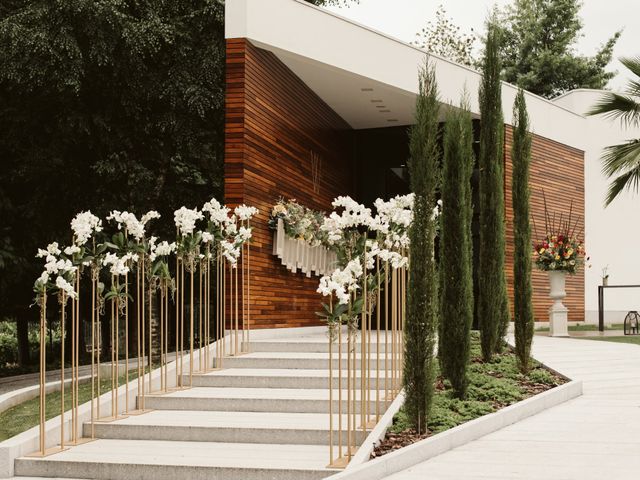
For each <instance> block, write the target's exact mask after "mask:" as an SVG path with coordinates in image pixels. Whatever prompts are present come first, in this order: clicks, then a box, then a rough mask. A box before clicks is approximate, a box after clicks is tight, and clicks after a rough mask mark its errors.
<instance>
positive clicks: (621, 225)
mask: <svg viewBox="0 0 640 480" xmlns="http://www.w3.org/2000/svg"><path fill="white" fill-rule="evenodd" d="M601 96H602V92H601V91H599V90H587V89H580V90H575V91H573V92H569V93H568V94H566V95H564V96H562V97H559V98H558V99H556V100H555V103H557V104H559V105H562V106H564V107H566V108H569V109H571V110H573V111H575V112H577V113H580V114H585V113H586V112H587V111H588V110H589V109H590V108H591V107H592V106H593V105H594V104H595V103H596V102H597V101H598V99H599V98H600V97H601ZM560 127H561V126H559V128H560ZM581 133H582V136H583V139H584V144H585V147H584V150H585V164H584V173H585V212H586V218H585V224H586V227H585V228H586V232H585V246H586V249H587V254H588V255H589V256H590V257H591V268H590V269H587V270H586V275H585V302H586V305H585V310H586V316H587V321H588V322H597V319H598V295H597V287H598V285H599V284H600V283H601V270H602V268H603V267H605V266H607V265H608V266H609V284H610V285H622V284H635V285H640V248H639V247H640V196H638V195H635V194H633V193H631V192H623V193H622V194H620V196H619V197H618V198H617V199H616V200H614V201H613V203H612V204H611V205H609V206H608V207H606V208H605V207H604V199H605V196H606V193H607V189H608V185H609V180H608V179H607V178H606V177H605V176H604V175H603V174H602V171H601V169H602V161H601V160H600V158H601V155H602V151H603V148H604V147H606V146H609V145H615V144H619V143H622V142H624V141H625V140H628V139H631V138H640V128H638V127H636V128H629V129H626V128H623V127H622V126H621V124H620V122H619V121H614V120H608V119H606V118H603V117H586V125H585V127H584V131H583V132H581ZM605 310H606V315H605V321H606V322H619V321H621V320H622V319H623V318H624V315H625V314H626V312H627V311H628V310H640V289H631V290H627V289H624V290H622V289H620V290H618V289H607V290H606V291H605Z"/></svg>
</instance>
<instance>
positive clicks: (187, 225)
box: [173, 207, 204, 237]
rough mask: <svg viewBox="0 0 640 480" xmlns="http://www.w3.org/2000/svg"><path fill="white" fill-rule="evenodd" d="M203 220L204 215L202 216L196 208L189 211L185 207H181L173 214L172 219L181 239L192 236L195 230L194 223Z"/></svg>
mask: <svg viewBox="0 0 640 480" xmlns="http://www.w3.org/2000/svg"><path fill="white" fill-rule="evenodd" d="M203 218H204V215H203V214H202V212H200V211H198V209H197V208H193V209H191V208H187V207H181V208H179V209H178V210H176V211H175V212H173V219H174V221H175V224H176V227H177V229H178V233H179V234H180V235H182V236H183V237H186V236H187V235H192V234H193V232H194V230H195V228H196V222H197V221H198V220H202V219H203Z"/></svg>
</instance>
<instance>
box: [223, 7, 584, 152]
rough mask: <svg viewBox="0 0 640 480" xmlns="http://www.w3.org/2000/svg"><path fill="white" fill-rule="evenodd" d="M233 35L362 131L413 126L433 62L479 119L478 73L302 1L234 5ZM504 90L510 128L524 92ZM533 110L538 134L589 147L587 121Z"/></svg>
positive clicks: (549, 108) (546, 104)
mask: <svg viewBox="0 0 640 480" xmlns="http://www.w3.org/2000/svg"><path fill="white" fill-rule="evenodd" d="M225 30H226V31H225V35H226V38H247V39H249V40H250V41H252V43H254V44H255V45H256V46H258V47H260V48H263V49H265V50H269V51H271V52H273V53H274V54H275V55H276V56H277V57H278V58H279V59H280V60H281V61H282V62H283V63H284V64H285V65H287V67H288V68H290V69H291V70H292V71H293V72H294V73H295V74H296V75H297V76H298V77H299V78H300V79H301V80H302V81H303V82H305V84H306V85H307V86H309V88H311V89H312V90H313V91H314V92H315V93H316V94H317V95H318V96H319V97H320V98H322V100H324V101H325V102H326V103H327V104H328V105H329V106H330V107H331V108H332V109H333V110H334V111H335V112H336V113H338V114H339V115H340V116H341V117H342V118H343V119H344V120H345V121H346V122H347V123H349V125H351V126H352V127H353V128H355V129H362V128H377V127H389V126H395V125H409V124H411V123H413V114H414V105H415V98H416V95H417V92H418V72H419V69H420V67H421V66H422V65H423V64H424V62H425V60H427V58H428V59H429V61H430V62H432V64H433V65H434V66H435V70H436V78H437V81H438V89H439V93H440V98H441V102H442V103H443V104H448V103H450V104H453V105H458V104H459V103H460V100H461V98H462V95H463V92H465V91H466V92H468V99H469V106H470V109H471V111H472V113H473V114H474V115H475V116H478V115H479V106H478V100H477V91H478V87H479V84H480V75H479V74H478V73H477V72H476V71H474V70H472V69H470V68H467V67H465V66H462V65H458V64H456V63H453V62H451V61H448V60H445V59H442V58H439V57H435V56H432V55H428V54H426V52H424V51H423V50H420V49H418V48H415V47H413V46H411V45H409V44H406V43H403V42H401V41H399V40H396V39H394V38H391V37H389V36H387V35H384V34H382V33H380V32H377V31H375V30H372V29H369V28H366V27H364V26H362V25H359V24H357V23H354V22H352V21H350V20H347V19H345V18H343V17H340V16H338V15H336V14H334V13H332V12H329V11H327V10H324V9H321V8H318V7H314V6H313V5H311V4H309V3H307V2H304V1H302V0H269V1H265V0H227V1H226V20H225ZM502 91H503V92H502V100H503V111H504V116H505V121H506V123H510V120H511V117H512V113H511V112H512V108H513V102H514V99H515V96H516V93H517V89H516V88H515V87H514V86H512V85H509V84H506V83H504V84H503V89H502ZM527 105H528V109H529V115H530V118H531V124H532V127H533V130H534V131H535V133H537V134H539V135H542V136H544V137H546V138H550V139H553V140H556V141H558V142H560V143H563V144H566V145H571V146H574V147H576V148H581V145H582V143H583V140H582V136H583V127H584V120H585V119H584V118H583V117H582V116H581V115H579V114H576V113H574V112H572V111H570V110H568V109H566V108H563V107H561V106H559V105H555V104H554V103H552V102H550V101H548V100H545V99H543V98H541V97H538V96H536V95H533V94H527Z"/></svg>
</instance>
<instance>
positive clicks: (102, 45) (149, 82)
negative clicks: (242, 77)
mask: <svg viewBox="0 0 640 480" xmlns="http://www.w3.org/2000/svg"><path fill="white" fill-rule="evenodd" d="M0 65H1V67H0V157H1V158H2V159H3V167H4V168H3V169H2V171H1V172H0V213H1V215H2V218H3V225H2V229H3V230H2V233H3V237H2V243H0V245H1V246H2V251H3V252H8V258H9V260H8V261H4V262H3V265H2V266H1V267H0V268H1V272H0V278H2V282H3V285H2V290H1V292H0V316H1V317H5V316H7V317H14V318H17V319H18V327H19V330H20V329H21V330H23V331H25V332H26V322H27V321H29V320H33V321H35V320H37V312H36V311H35V309H31V310H29V309H28V308H27V307H28V305H29V304H30V303H31V285H32V283H33V279H34V278H35V277H36V276H37V274H38V273H39V270H40V268H41V266H40V262H39V261H36V259H35V258H34V255H35V252H36V249H37V247H41V246H43V245H46V244H47V243H48V242H49V241H52V240H60V241H62V242H64V241H65V240H66V241H68V242H70V241H71V239H70V238H66V237H68V236H69V233H68V232H69V229H68V226H69V221H70V219H71V218H72V216H73V215H74V214H75V213H77V212H78V211H79V210H81V209H91V210H93V211H94V212H95V213H97V214H99V215H105V214H106V213H107V211H108V210H110V209H113V208H117V209H120V210H125V209H126V210H133V211H137V212H142V211H146V210H147V209H149V208H154V209H157V210H159V211H160V212H161V213H162V214H163V217H164V218H163V220H164V223H163V224H161V225H160V228H161V229H164V231H165V232H172V231H173V230H172V229H171V227H170V225H171V222H172V211H173V209H175V208H176V207H179V206H180V205H182V204H185V203H186V204H199V203H201V202H203V201H204V200H205V199H206V198H210V197H211V195H213V194H217V195H219V194H220V187H221V162H222V147H223V129H222V127H223V118H224V112H223V106H224V90H223V88H224V83H223V71H224V69H223V66H224V5H223V4H222V3H221V2H218V1H215V0H195V1H192V2H159V1H148V2H146V1H127V2H120V1H105V2H93V1H87V0H61V1H57V2H50V1H47V0H36V1H26V0H12V1H10V2H3V3H2V7H1V8H0Z"/></svg>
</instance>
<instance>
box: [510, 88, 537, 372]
mask: <svg viewBox="0 0 640 480" xmlns="http://www.w3.org/2000/svg"><path fill="white" fill-rule="evenodd" d="M513 128H514V130H513V147H512V149H511V159H512V162H513V177H512V183H511V192H512V198H513V235H514V243H515V245H514V248H515V249H514V253H513V289H514V295H513V307H514V308H513V313H514V322H515V330H516V331H515V333H516V356H517V358H518V364H519V367H520V370H521V371H522V372H523V373H527V371H528V370H529V359H530V354H531V341H532V339H533V327H534V317H533V307H532V304H531V296H532V287H531V223H530V220H529V164H530V163H531V134H530V133H529V115H528V114H527V104H526V101H525V98H524V92H523V91H522V89H520V90H519V91H518V96H517V97H516V102H515V104H514V106H513Z"/></svg>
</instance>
